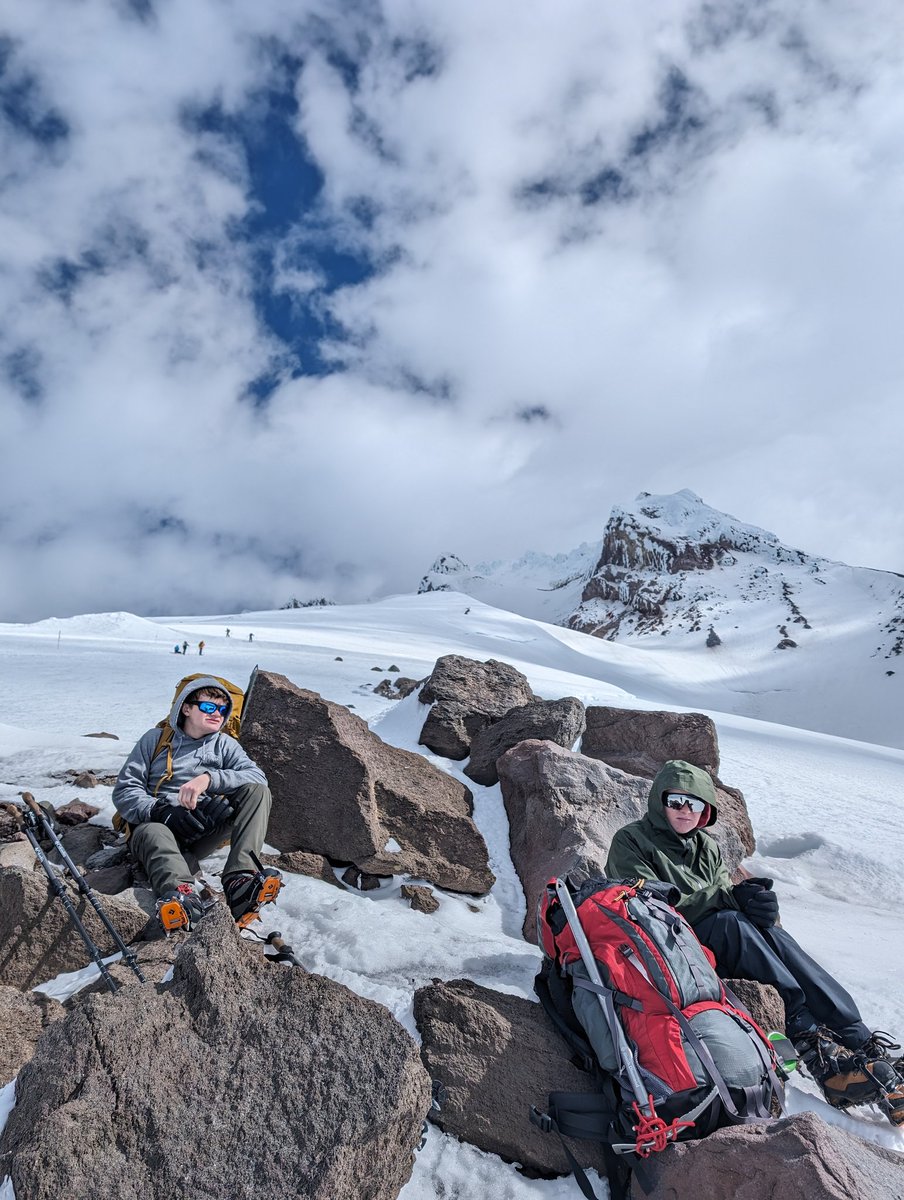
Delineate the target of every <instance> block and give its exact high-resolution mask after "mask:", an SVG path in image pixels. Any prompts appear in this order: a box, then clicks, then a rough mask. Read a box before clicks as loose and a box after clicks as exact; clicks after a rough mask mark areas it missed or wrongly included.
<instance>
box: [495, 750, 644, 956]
mask: <svg viewBox="0 0 904 1200" xmlns="http://www.w3.org/2000/svg"><path fill="white" fill-rule="evenodd" d="M498 767H499V782H500V785H501V787H502V799H503V801H504V803H505V811H506V812H507V813H508V818H509V827H510V830H511V834H510V837H511V852H512V862H513V863H514V864H515V870H516V871H517V872H518V878H519V879H520V880H521V885H522V887H523V888H524V895H525V897H526V899H527V916H526V917H525V920H524V936H525V938H527V940H528V941H529V942H535V941H536V940H537V932H536V916H535V914H536V907H537V901H538V900H539V898H540V896H541V894H542V892H543V889H544V887H545V886H546V883H547V881H548V880H549V879H550V878H551V877H552V876H553V875H562V874H569V873H571V874H574V873H576V872H577V873H580V874H592V875H603V874H604V873H605V871H604V868H605V865H606V859H607V857H608V855H609V844H610V842H611V841H612V837H613V834H614V833H615V832H616V830H618V829H621V827H622V825H626V824H627V823H628V822H629V821H636V820H637V819H638V817H640V816H642V815H643V813H645V812H646V809H647V802H646V799H647V792H648V791H649V784H648V783H647V782H646V781H645V780H643V779H638V778H636V777H635V776H633V775H627V774H625V772H624V771H617V770H616V769H615V768H614V767H609V766H607V765H606V764H605V763H602V762H599V761H598V760H597V759H594V758H587V757H586V755H583V754H574V753H572V751H571V750H565V749H564V748H563V747H562V746H557V745H556V744H555V743H554V742H538V741H529V742H520V743H519V744H518V745H517V746H515V747H514V748H513V749H511V750H509V751H508V752H507V753H506V754H504V755H503V756H502V757H501V758H500V759H499V763H498Z"/></svg>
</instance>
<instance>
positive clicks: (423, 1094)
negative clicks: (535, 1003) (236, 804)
mask: <svg viewBox="0 0 904 1200" xmlns="http://www.w3.org/2000/svg"><path fill="white" fill-rule="evenodd" d="M429 1104H430V1085H429V1080H428V1077H427V1073H426V1071H425V1070H424V1068H423V1066H422V1064H421V1061H420V1057H419V1054H418V1048H417V1046H416V1045H415V1043H414V1041H413V1040H412V1039H411V1037H410V1036H409V1035H408V1033H406V1032H405V1030H404V1029H403V1028H402V1026H401V1025H399V1023H398V1022H397V1021H396V1020H395V1018H394V1017H392V1016H391V1014H390V1013H389V1012H388V1011H387V1010H386V1009H385V1008H384V1007H383V1006H382V1005H380V1004H376V1003H374V1002H373V1001H370V1000H365V999H362V998H361V997H360V996H356V995H355V994H354V993H353V992H350V991H349V990H348V989H347V988H345V987H343V986H342V985H341V984H338V983H334V982H333V981H332V980H329V979H325V978H323V977H322V976H319V975H310V974H307V973H305V972H304V971H301V970H298V969H292V968H287V967H284V966H282V965H278V964H273V963H268V962H266V961H265V960H264V959H263V957H262V956H261V954H260V951H259V950H257V949H256V948H255V947H253V946H249V945H247V944H246V943H243V942H242V941H240V939H239V938H238V936H237V934H236V931H235V926H234V924H233V922H232V920H231V919H230V917H229V914H228V912H227V911H226V909H225V907H223V906H219V905H218V906H217V907H216V908H215V909H213V910H212V911H211V913H210V914H209V915H208V916H207V917H206V918H205V920H204V921H203V922H202V924H201V925H200V927H199V928H198V930H197V932H196V933H194V934H193V935H192V936H191V938H190V939H189V940H188V941H187V942H186V944H185V946H184V947H183V949H182V950H181V952H180V954H179V957H178V959H177V961H176V964H175V967H174V970H173V978H172V984H171V985H170V986H168V987H166V988H165V989H164V990H162V991H160V992H157V991H155V990H154V989H153V988H152V987H150V986H148V987H130V988H123V989H122V990H121V991H119V992H117V993H116V995H96V996H90V997H88V998H87V999H86V1000H85V1001H84V1003H82V1004H80V1005H78V1006H76V1007H75V1008H73V1009H72V1011H71V1012H70V1013H69V1014H68V1015H67V1016H66V1018H65V1019H64V1020H62V1021H59V1022H56V1023H55V1024H53V1025H52V1026H51V1027H50V1028H49V1029H48V1030H47V1031H46V1032H45V1035H44V1037H43V1038H42V1039H41V1041H40V1043H39V1045H38V1048H37V1050H36V1053H35V1056H34V1057H33V1058H32V1060H31V1062H30V1063H29V1064H28V1065H27V1066H26V1067H24V1068H23V1070H22V1072H21V1074H20V1076H19V1082H18V1088H17V1103H16V1107H15V1108H14V1109H13V1111H12V1113H11V1115H10V1118H9V1121H8V1124H7V1127H6V1129H5V1131H4V1133H3V1136H2V1139H0V1175H4V1174H6V1173H9V1174H10V1175H11V1177H12V1180H13V1184H14V1187H15V1190H16V1196H17V1200H59V1198H60V1197H61V1196H85V1197H87V1196H90V1197H92V1200H173V1197H177V1196H178V1197H189V1196H190V1197H191V1198H192V1200H222V1198H223V1197H226V1196H228V1197H229V1198H230V1200H259V1198H260V1197H261V1196H280V1197H282V1196H305V1197H307V1198H308V1200H335V1197H338V1196H349V1197H351V1196H354V1197H356V1198H361V1200H394V1197H396V1196H397V1195H398V1193H399V1191H400V1189H401V1187H402V1186H403V1185H404V1183H405V1182H406V1180H407V1179H408V1177H409V1175H410V1173H411V1167H412V1163H413V1157H414V1156H413V1151H414V1149H415V1147H416V1146H417V1144H418V1140H419V1136H420V1131H421V1124H422V1121H423V1118H424V1117H425V1115H426V1112H427V1109H428V1107H429Z"/></svg>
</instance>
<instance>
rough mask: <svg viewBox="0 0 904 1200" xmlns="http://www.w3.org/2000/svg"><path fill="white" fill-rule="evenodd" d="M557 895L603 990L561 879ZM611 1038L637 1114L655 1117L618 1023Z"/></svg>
mask: <svg viewBox="0 0 904 1200" xmlns="http://www.w3.org/2000/svg"><path fill="white" fill-rule="evenodd" d="M556 895H557V896H558V898H559V903H560V904H561V905H562V911H563V912H564V914H565V919H566V920H567V921H568V927H569V928H570V930H571V934H572V937H573V938H574V940H575V943H576V944H577V948H578V950H579V951H580V954H581V961H582V962H583V964H584V966H585V968H586V970H587V974H588V975H589V976H590V982H591V983H593V984H595V985H596V986H597V987H598V988H603V989H604V988H605V984H604V983H603V980H602V977H601V976H600V972H599V967H598V966H597V965H596V959H595V958H594V957H593V951H592V950H591V949H590V943H589V942H588V941H587V935H586V933H584V929H583V926H582V925H581V919H580V917H579V916H578V911H577V909H576V908H575V906H574V901H573V900H572V898H571V892H569V890H568V885H567V883H566V882H565V880H564V879H557V880H556ZM594 995H595V996H596V998H597V1000H598V1001H599V1005H600V1008H601V1009H602V1010H603V1013H604V1015H605V1016H606V1023H607V1025H608V1024H609V1014H608V1012H607V1010H606V1003H605V1001H604V1000H603V997H602V995H601V994H600V993H599V992H594ZM612 1025H613V1029H612V1032H613V1035H614V1037H615V1047H616V1049H617V1050H618V1058H619V1061H620V1062H621V1064H622V1066H623V1067H624V1069H625V1074H626V1075H627V1077H628V1082H629V1083H630V1085H631V1091H632V1092H633V1093H634V1099H635V1100H636V1101H637V1107H638V1109H639V1110H640V1112H641V1113H642V1114H644V1115H646V1116H648V1117H655V1115H656V1112H655V1109H654V1108H653V1105H652V1103H651V1098H650V1095H649V1093H648V1092H647V1090H646V1088H645V1087H644V1085H643V1080H642V1079H641V1077H640V1072H639V1071H638V1069H637V1064H636V1063H635V1061H634V1055H633V1054H632V1053H631V1047H630V1046H629V1045H628V1039H627V1037H626V1036H625V1031H624V1030H623V1029H622V1027H621V1024H620V1022H619V1021H614V1022H612Z"/></svg>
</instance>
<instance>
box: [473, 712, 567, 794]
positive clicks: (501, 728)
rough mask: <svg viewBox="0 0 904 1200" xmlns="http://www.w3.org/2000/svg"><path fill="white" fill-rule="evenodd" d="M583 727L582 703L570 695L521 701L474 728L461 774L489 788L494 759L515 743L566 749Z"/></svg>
mask: <svg viewBox="0 0 904 1200" xmlns="http://www.w3.org/2000/svg"><path fill="white" fill-rule="evenodd" d="M583 730H584V706H583V704H582V703H581V702H580V700H576V699H575V697H574V696H565V697H564V698H563V699H561V700H535V701H533V702H532V703H531V704H522V705H521V706H520V707H518V708H512V709H509V711H508V712H507V713H506V714H505V716H504V717H500V719H499V720H498V721H496V722H494V724H492V725H486V726H484V728H483V729H480V730H478V732H477V733H476V734H475V735H474V738H473V739H472V741H471V760H470V762H469V763H468V765H467V766H466V767H465V774H466V775H467V777H468V778H469V779H473V780H474V782H475V783H480V784H482V785H483V786H484V787H489V786H491V785H492V784H494V783H498V782H499V772H498V771H497V769H496V762H497V760H498V759H500V758H501V757H502V755H503V754H505V752H506V750H511V748H512V747H513V746H517V745H518V743H519V742H525V741H529V740H535V741H549V742H555V743H556V745H558V746H564V747H565V749H566V750H570V749H571V747H572V746H573V745H574V743H575V742H576V741H577V739H578V738H579V737H580V736H581V733H582V732H583Z"/></svg>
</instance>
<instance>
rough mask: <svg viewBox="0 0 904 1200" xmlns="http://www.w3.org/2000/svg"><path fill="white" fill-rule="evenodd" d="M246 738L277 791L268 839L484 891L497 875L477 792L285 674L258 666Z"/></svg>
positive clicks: (376, 870)
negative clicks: (479, 820) (477, 815)
mask: <svg viewBox="0 0 904 1200" xmlns="http://www.w3.org/2000/svg"><path fill="white" fill-rule="evenodd" d="M242 744H243V746H244V747H245V749H246V750H247V752H248V753H249V754H250V755H251V757H252V758H253V759H254V760H255V762H257V763H259V764H260V766H261V768H262V769H263V770H264V771H265V772H266V775H267V778H268V780H269V782H270V788H271V791H272V792H273V810H272V813H271V816H270V825H269V829H268V831H267V841H268V842H270V843H271V844H272V845H274V846H276V847H277V848H278V849H279V850H280V851H283V852H287V851H291V850H306V851H308V852H311V853H315V854H321V855H325V856H326V857H328V858H330V859H333V860H334V861H337V862H346V863H353V864H354V865H355V866H356V867H357V868H358V869H359V870H360V871H363V872H365V873H367V874H371V875H399V874H407V875H413V876H415V877H416V878H419V879H426V880H429V881H430V882H431V883H435V884H437V885H439V886H440V887H445V888H449V889H450V890H452V891H456V892H469V893H473V894H478V895H481V894H483V893H485V892H487V891H489V889H490V887H491V886H492V884H493V880H494V875H493V873H492V871H491V870H490V868H489V863H488V852H487V847H486V843H485V842H484V840H483V837H482V836H481V834H480V832H479V831H478V829H477V826H476V825H475V824H474V821H473V819H472V807H473V806H472V797H471V793H470V792H469V791H468V789H467V788H466V787H464V786H463V785H462V784H461V783H460V782H459V781H458V780H456V779H453V778H452V777H451V776H449V775H447V774H446V773H445V772H443V771H440V770H439V769H438V768H437V767H434V766H433V764H432V763H430V762H428V761H427V760H426V759H425V758H424V757H423V755H421V754H414V753H412V752H411V751H409V750H399V749H397V748H396V747H394V746H389V745H387V744H386V743H385V742H383V741H381V739H380V738H379V737H377V735H376V734H375V733H372V732H371V731H370V729H368V727H367V725H366V723H365V722H364V721H362V720H361V718H360V717H358V716H355V715H354V714H353V713H350V712H349V711H348V709H347V708H345V707H344V706H342V705H340V704H331V703H330V702H329V701H327V700H324V699H323V698H322V697H321V696H318V695H317V693H316V692H309V691H305V690H303V689H302V688H299V687H296V686H295V685H294V684H293V683H290V681H289V680H288V679H286V678H285V676H284V675H276V674H273V673H272V672H269V671H258V672H256V674H255V675H254V678H253V681H252V684H251V686H250V690H249V693H248V696H247V698H246V701H245V708H244V711H243V714H242Z"/></svg>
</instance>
